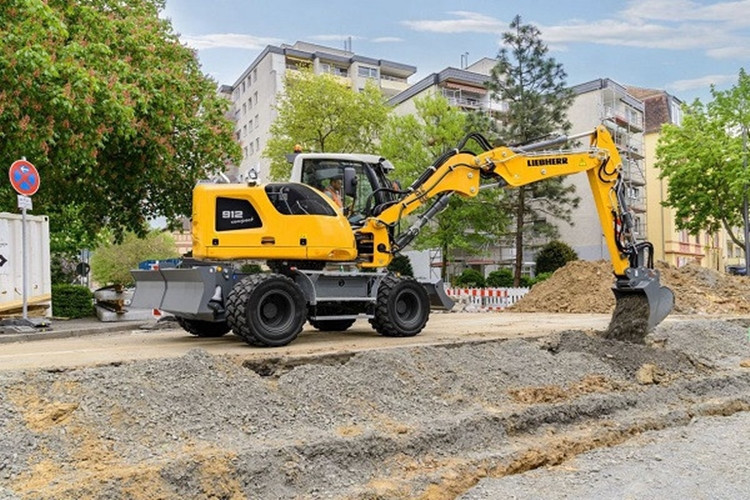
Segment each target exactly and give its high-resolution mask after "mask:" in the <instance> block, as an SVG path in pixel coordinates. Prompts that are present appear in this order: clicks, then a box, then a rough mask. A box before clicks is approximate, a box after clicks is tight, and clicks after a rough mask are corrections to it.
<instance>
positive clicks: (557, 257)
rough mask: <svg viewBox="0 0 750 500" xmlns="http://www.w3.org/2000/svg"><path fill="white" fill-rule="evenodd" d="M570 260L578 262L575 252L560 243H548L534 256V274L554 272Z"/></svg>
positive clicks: (556, 241)
mask: <svg viewBox="0 0 750 500" xmlns="http://www.w3.org/2000/svg"><path fill="white" fill-rule="evenodd" d="M571 260H578V254H577V253H576V252H575V250H573V249H572V248H571V247H570V246H569V245H568V244H566V243H563V242H562V241H558V240H555V241H550V242H549V243H547V244H546V245H544V246H543V247H542V249H541V250H540V251H539V253H538V254H537V255H536V272H537V273H538V274H542V273H551V272H555V271H556V270H558V269H560V268H561V267H563V266H564V265H565V264H567V263H568V262H570V261H571Z"/></svg>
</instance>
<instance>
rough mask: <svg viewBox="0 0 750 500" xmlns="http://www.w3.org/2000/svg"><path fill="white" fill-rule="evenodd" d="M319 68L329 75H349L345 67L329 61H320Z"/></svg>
mask: <svg viewBox="0 0 750 500" xmlns="http://www.w3.org/2000/svg"><path fill="white" fill-rule="evenodd" d="M320 70H321V71H322V72H323V73H328V74H329V75H333V76H342V77H346V76H349V70H347V69H346V68H341V67H339V66H335V65H333V64H330V63H321V64H320Z"/></svg>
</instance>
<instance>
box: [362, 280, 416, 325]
mask: <svg viewBox="0 0 750 500" xmlns="http://www.w3.org/2000/svg"><path fill="white" fill-rule="evenodd" d="M429 317H430V299H429V297H428V296H427V291H426V290H425V289H424V287H423V286H422V285H420V284H419V283H418V282H417V281H416V280H415V279H414V278H411V277H408V276H404V277H400V278H399V277H397V276H395V275H393V274H389V275H387V276H386V277H385V278H383V280H382V281H381V282H380V285H379V286H378V297H377V302H376V304H375V311H374V316H373V318H371V319H370V324H371V325H372V326H373V328H375V330H376V331H377V332H378V333H379V334H380V335H383V336H385V337H413V336H414V335H417V334H418V333H419V332H421V331H422V329H423V328H424V326H425V324H427V320H428V319H429Z"/></svg>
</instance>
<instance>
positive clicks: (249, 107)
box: [247, 97, 253, 109]
mask: <svg viewBox="0 0 750 500" xmlns="http://www.w3.org/2000/svg"><path fill="white" fill-rule="evenodd" d="M247 109H253V98H252V97H251V98H250V99H248V100H247Z"/></svg>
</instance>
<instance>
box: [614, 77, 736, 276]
mask: <svg viewBox="0 0 750 500" xmlns="http://www.w3.org/2000/svg"><path fill="white" fill-rule="evenodd" d="M628 92H629V93H630V94H631V95H633V96H636V97H637V98H638V99H640V100H641V101H643V104H644V106H645V127H644V133H643V138H644V149H645V154H646V160H645V168H646V186H647V189H646V197H647V206H648V209H647V219H648V222H647V228H648V231H647V232H648V240H649V241H650V242H651V243H652V244H653V245H654V258H655V259H657V260H662V261H664V262H667V263H669V264H672V265H674V266H677V267H680V266H684V265H686V264H689V263H693V264H698V265H700V266H702V267H708V268H711V269H715V270H717V271H718V270H723V269H724V265H725V261H726V264H729V263H732V264H734V263H739V257H740V256H742V255H744V254H743V253H742V249H741V248H740V247H738V246H736V245H734V244H733V243H732V242H731V241H730V240H728V238H726V237H725V235H723V234H722V233H716V234H709V233H706V232H703V231H702V232H701V233H700V234H698V235H690V234H688V232H687V231H686V230H681V229H677V225H676V223H675V218H676V217H675V211H674V210H672V209H670V208H667V207H664V206H663V205H662V204H661V203H662V202H663V201H664V200H666V198H667V181H666V180H665V179H660V178H659V170H658V169H657V168H656V167H655V164H656V145H657V143H658V141H659V137H660V135H661V127H662V125H664V124H666V123H672V124H675V125H679V124H680V123H681V121H682V101H681V100H680V99H678V98H676V97H675V96H673V95H670V94H668V93H667V92H664V91H663V90H655V89H647V88H640V87H628ZM724 242H725V243H724ZM725 252H726V253H725ZM743 265H744V262H743Z"/></svg>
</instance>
